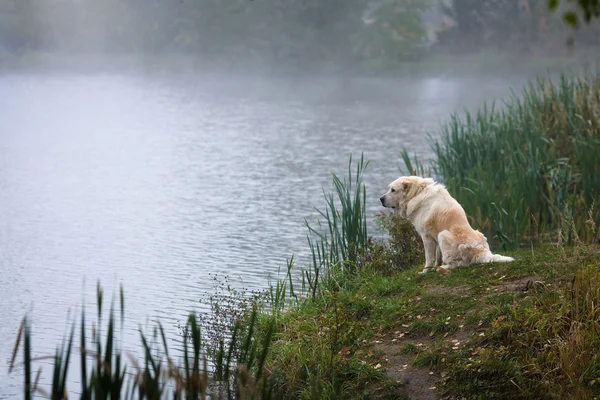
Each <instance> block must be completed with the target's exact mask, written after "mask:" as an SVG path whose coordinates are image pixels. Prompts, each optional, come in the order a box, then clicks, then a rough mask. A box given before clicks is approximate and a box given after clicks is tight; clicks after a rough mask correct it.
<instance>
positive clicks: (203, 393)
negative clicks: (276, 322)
mask: <svg viewBox="0 0 600 400" xmlns="http://www.w3.org/2000/svg"><path fill="white" fill-rule="evenodd" d="M102 302H103V291H102V289H101V287H100V285H98V288H97V304H98V307H97V320H96V323H95V324H92V327H91V343H90V342H89V341H88V339H87V338H88V333H87V332H88V328H89V327H88V326H87V325H86V319H85V310H84V311H82V314H81V323H80V347H79V349H78V351H76V350H75V348H74V337H75V330H76V324H75V323H73V324H72V326H71V329H70V334H69V338H68V340H67V341H64V342H63V344H62V345H61V346H60V347H59V348H57V350H56V354H55V355H54V357H48V356H42V357H36V358H34V357H32V356H31V353H32V346H31V328H30V322H29V320H28V319H27V317H25V318H24V319H23V322H22V324H21V327H20V329H19V333H18V335H17V340H16V342H15V347H14V351H13V355H12V358H11V361H10V366H9V372H12V371H13V370H15V369H17V368H22V369H23V376H24V386H23V397H24V398H25V399H30V398H32V396H34V395H35V394H38V395H40V394H41V395H43V396H45V397H49V398H52V399H62V398H67V397H68V396H69V391H68V388H67V382H68V380H67V378H68V372H69V366H70V363H71V361H72V360H71V358H74V356H75V354H74V353H75V352H78V353H79V354H80V359H79V364H80V369H81V388H80V391H79V394H80V397H81V398H82V399H91V398H93V399H107V398H113V399H116V398H125V399H129V398H140V399H143V398H147V399H160V398H168V397H171V398H174V399H182V398H184V397H185V398H186V399H205V398H207V397H218V398H228V399H232V398H240V395H242V397H243V398H264V399H272V398H278V397H277V396H276V395H275V393H273V386H274V383H275V379H276V375H275V374H272V373H269V372H267V371H266V370H265V368H264V365H265V360H266V357H267V353H268V350H269V343H270V341H271V335H272V332H273V324H272V323H268V322H267V326H266V327H265V328H264V329H265V330H264V331H263V332H262V336H261V340H260V341H258V340H256V335H255V331H254V326H255V322H256V320H257V315H258V314H257V311H256V310H254V311H253V312H250V313H247V314H246V315H245V318H246V319H245V320H244V321H238V322H237V324H236V325H235V327H234V328H233V331H232V332H231V334H232V337H233V340H231V341H230V342H229V344H227V345H225V344H224V341H221V343H220V344H221V345H220V351H216V352H215V358H214V366H215V367H214V369H209V368H208V366H207V364H208V359H207V355H206V347H205V344H204V342H203V339H202V335H201V332H200V324H199V321H198V320H197V317H196V316H195V315H194V314H190V316H189V318H188V320H187V323H186V324H185V326H184V327H183V335H184V338H185V340H183V344H182V348H180V349H178V352H177V353H178V354H180V356H179V357H177V358H179V360H178V361H177V358H176V357H174V354H173V353H172V352H171V351H170V349H169V347H168V345H167V340H166V336H165V333H164V330H163V328H162V325H161V324H160V323H158V324H157V326H156V327H155V329H154V331H153V334H152V335H147V334H145V333H144V332H142V331H141V330H140V345H141V348H142V349H143V352H144V357H143V360H137V359H135V358H133V357H132V358H131V360H130V364H129V365H127V363H126V362H125V360H124V357H123V356H124V352H123V349H122V348H120V347H119V342H118V341H117V340H116V333H115V330H116V326H117V325H118V322H117V319H116V317H115V315H114V312H113V310H114V305H111V307H110V311H109V315H108V318H107V321H106V333H105V334H104V333H103V332H102V329H101V328H102V326H103V320H102V313H103V306H102ZM120 317H121V318H120V320H121V329H122V328H123V318H124V296H123V290H122V289H121V292H120ZM21 343H22V353H23V362H22V363H17V362H16V359H17V355H18V353H19V348H20V346H21ZM49 358H50V359H53V360H54V364H53V375H52V383H51V385H50V388H49V391H48V392H46V391H45V390H43V389H42V388H41V387H39V386H38V381H39V377H40V375H41V368H40V369H39V370H38V372H37V374H36V377H35V379H34V380H32V368H33V365H34V363H35V362H37V361H41V360H43V359H49ZM140 361H141V362H140Z"/></svg>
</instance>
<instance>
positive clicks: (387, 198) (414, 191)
mask: <svg viewBox="0 0 600 400" xmlns="http://www.w3.org/2000/svg"><path fill="white" fill-rule="evenodd" d="M434 183H435V182H434V181H433V179H431V178H421V177H420V176H401V177H400V178H398V179H396V180H395V181H394V182H392V183H390V184H389V186H388V191H387V192H386V194H384V195H383V196H381V198H380V199H379V200H380V201H381V204H382V205H383V206H384V207H389V208H394V209H396V211H397V212H399V213H400V215H402V216H403V217H405V216H406V206H407V204H408V202H409V201H410V200H412V199H413V198H414V197H415V196H416V195H418V194H419V193H421V192H422V191H423V190H424V189H425V188H426V187H427V186H430V185H433V184H434Z"/></svg>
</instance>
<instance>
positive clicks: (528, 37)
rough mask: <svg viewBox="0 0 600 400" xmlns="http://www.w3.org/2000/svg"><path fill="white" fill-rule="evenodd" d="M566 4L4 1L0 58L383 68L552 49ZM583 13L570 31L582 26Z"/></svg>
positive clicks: (582, 38) (587, 37)
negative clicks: (161, 57) (437, 55)
mask: <svg viewBox="0 0 600 400" xmlns="http://www.w3.org/2000/svg"><path fill="white" fill-rule="evenodd" d="M582 1H583V3H585V4H587V3H590V5H589V7H591V8H590V11H589V16H590V19H591V18H592V17H593V16H595V15H597V14H594V12H595V11H594V10H596V9H595V8H594V7H595V4H597V1H596V0H580V2H582ZM549 3H552V4H549ZM567 6H568V4H566V3H565V4H560V2H558V1H550V2H549V1H548V0H377V1H376V0H54V1H52V2H49V1H44V0H4V1H3V2H2V3H0V52H9V53H26V52H31V51H54V52H70V53H73V52H74V53H84V54H85V53H102V54H104V53H111V54H148V53H178V54H181V53H183V54H189V55H197V56H200V57H207V58H209V57H217V58H218V57H229V58H234V59H238V60H239V59H243V60H249V61H252V60H263V61H264V62H281V63H289V64H293V63H306V64H310V63H315V62H317V63H321V64H323V63H325V64H327V63H348V62H352V63H356V62H358V63H361V62H371V63H379V64H382V65H385V64H393V63H396V62H402V61H405V60H412V59H418V58H420V57H423V56H424V55H426V54H428V53H430V52H432V51H436V50H448V51H451V52H462V53H465V52H474V51H478V50H480V49H482V48H491V49H503V50H504V49H506V50H513V51H531V50H532V49H546V48H551V47H552V46H556V44H557V43H558V44H562V43H563V41H564V40H563V39H564V38H565V37H566V36H567V35H568V34H570V33H569V32H570V28H569V27H568V26H567V25H566V24H565V21H564V19H565V18H564V17H563V15H565V12H563V11H561V12H552V10H554V9H559V10H564V9H565V7H567ZM582 10H583V12H582V13H581V14H582V15H583V18H580V19H579V20H576V21H575V23H577V22H579V21H583V20H585V19H586V18H587V16H588V13H587V11H586V10H587V9H586V8H583V9H582ZM567 21H571V22H573V21H572V18H571V19H569V18H567ZM597 25H598V24H597V23H596V22H595V21H592V22H591V23H590V24H589V25H588V26H586V29H580V30H578V31H575V32H574V33H573V35H572V37H574V38H575V40H576V43H577V44H578V45H585V46H589V45H594V44H595V42H597V40H598V39H597V38H598V37H600V30H599V29H598V26H597Z"/></svg>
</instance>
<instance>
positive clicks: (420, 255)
mask: <svg viewBox="0 0 600 400" xmlns="http://www.w3.org/2000/svg"><path fill="white" fill-rule="evenodd" d="M377 221H378V223H379V225H380V226H381V227H382V229H384V230H385V231H386V233H387V236H388V238H387V239H388V240H385V241H384V240H381V241H377V240H373V238H371V239H370V241H369V244H368V246H367V249H366V251H365V252H364V258H363V262H364V263H367V264H369V266H370V268H372V269H375V270H377V271H379V272H381V273H383V274H392V273H395V272H398V271H401V270H403V269H406V268H411V267H414V266H415V265H419V264H423V263H424V262H425V249H424V247H423V241H422V240H421V237H420V236H419V234H418V233H417V231H416V230H415V228H414V227H413V226H412V224H411V223H410V221H408V220H407V219H405V218H402V217H401V216H400V215H398V214H397V213H394V212H387V211H384V212H381V213H380V214H379V215H378V217H377Z"/></svg>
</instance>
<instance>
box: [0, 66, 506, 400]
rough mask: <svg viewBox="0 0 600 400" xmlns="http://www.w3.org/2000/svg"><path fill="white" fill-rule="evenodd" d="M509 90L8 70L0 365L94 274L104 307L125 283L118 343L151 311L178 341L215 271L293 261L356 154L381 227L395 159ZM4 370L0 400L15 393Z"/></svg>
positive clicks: (256, 273) (41, 343)
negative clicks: (334, 179) (325, 194)
mask: <svg viewBox="0 0 600 400" xmlns="http://www.w3.org/2000/svg"><path fill="white" fill-rule="evenodd" d="M512 84H513V85H516V84H518V81H517V80H515V81H514V82H512ZM507 93H508V85H507V82H506V81H503V80H500V79H499V80H497V81H494V80H491V81H490V80H487V81H485V82H479V81H477V80H465V79H461V80H451V79H421V80H395V81H392V80H353V81H348V80H312V81H260V80H243V79H231V78H228V79H221V80H214V79H213V80H210V79H198V78H186V79H181V78H164V77H162V78H160V79H157V78H148V77H122V76H41V75H40V76H18V75H14V76H4V77H0V271H2V273H1V274H0V290H1V292H2V295H1V296H0V315H1V316H2V317H1V319H2V323H0V337H1V338H2V344H1V345H0V360H1V362H0V366H2V365H4V366H7V364H8V360H9V358H10V353H11V351H12V345H13V338H14V337H15V335H16V332H17V329H18V326H19V323H20V320H21V318H22V316H23V315H24V314H25V313H26V312H29V313H30V315H31V318H32V321H33V335H34V336H33V347H34V356H37V355H46V354H52V353H53V351H54V348H55V346H56V345H57V344H59V338H60V337H62V336H63V334H64V332H65V327H66V326H67V322H68V310H69V309H71V310H72V311H73V313H72V315H74V313H75V311H78V310H79V309H80V305H81V303H82V302H85V303H86V305H87V309H88V310H89V313H90V314H92V310H94V307H93V305H94V304H95V303H94V301H95V285H96V281H97V280H100V281H101V282H102V284H103V285H104V287H105V289H106V292H107V294H108V296H107V298H108V299H110V297H111V296H112V293H113V292H114V289H116V288H118V285H119V284H120V283H122V284H123V286H124V288H125V299H126V321H125V324H126V325H125V326H126V332H125V336H124V339H123V340H124V345H125V346H126V347H127V346H128V345H129V346H134V345H137V343H138V333H137V329H138V327H139V326H140V325H142V326H144V325H146V324H149V323H150V322H152V321H154V320H156V319H157V318H160V320H161V321H162V322H163V324H164V326H165V327H166V328H167V331H168V333H169V335H170V336H171V339H172V340H175V339H176V338H177V335H178V330H177V328H176V324H177V321H178V320H183V319H184V318H185V315H186V313H187V312H189V311H191V310H193V309H197V308H198V307H199V304H198V299H199V298H200V296H201V295H202V294H203V293H204V292H206V291H210V290H212V283H211V280H210V279H209V273H212V274H218V275H229V276H230V277H231V278H232V279H231V280H232V281H233V282H237V284H239V285H244V286H246V287H249V288H262V287H264V286H265V284H266V283H267V279H268V276H269V275H272V276H274V275H275V274H276V273H277V270H278V267H279V266H282V265H284V264H285V260H286V258H288V257H290V256H291V255H292V254H296V256H297V257H298V256H299V257H300V260H302V256H305V255H306V247H307V246H306V245H305V227H304V220H305V218H309V219H310V218H313V217H314V216H315V212H314V211H313V208H312V207H313V206H315V205H316V206H321V205H322V204H323V201H322V190H321V188H322V187H325V188H326V190H329V188H330V177H331V172H337V173H340V174H344V171H346V168H347V162H348V156H349V154H350V153H354V154H355V155H356V156H358V155H360V153H361V152H364V153H365V156H366V158H367V159H370V160H372V162H373V163H372V164H371V165H370V167H369V169H368V171H367V173H366V175H365V179H366V184H367V190H368V195H369V198H370V199H368V200H367V201H368V202H369V212H370V215H371V216H374V215H375V214H376V213H377V212H378V210H379V204H378V200H377V199H378V198H379V195H380V194H381V192H382V191H383V190H384V187H385V186H386V185H387V184H388V183H389V182H390V181H391V180H393V179H395V178H396V176H397V175H398V174H399V169H398V167H399V166H400V164H401V161H400V158H399V153H400V150H401V148H403V147H406V148H408V149H410V150H411V152H416V153H418V154H420V155H422V156H427V155H428V147H427V143H426V138H425V133H426V131H431V130H435V129H436V127H438V126H439V122H440V121H443V120H444V119H445V118H446V117H447V116H448V114H449V113H450V112H451V111H453V110H461V109H462V108H463V107H466V106H469V107H472V106H477V105H479V104H480V103H481V102H482V101H483V100H485V99H490V98H492V97H494V96H504V95H506V94H507ZM371 219H372V218H371ZM149 325H150V326H152V325H151V324H149ZM6 371H7V368H2V372H0V398H8V397H11V396H13V395H14V396H16V395H17V394H19V393H21V377H20V376H19V374H18V373H16V374H13V375H12V376H8V375H7V373H6ZM45 371H46V374H47V375H49V374H50V368H49V366H46V367H45Z"/></svg>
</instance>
